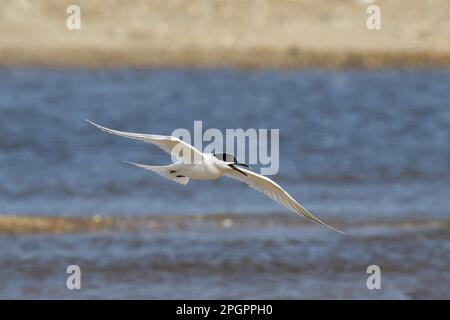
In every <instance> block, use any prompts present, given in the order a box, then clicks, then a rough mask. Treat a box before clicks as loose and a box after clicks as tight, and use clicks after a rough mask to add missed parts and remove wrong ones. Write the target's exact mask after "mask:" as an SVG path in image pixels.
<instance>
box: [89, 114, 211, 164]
mask: <svg viewBox="0 0 450 320" xmlns="http://www.w3.org/2000/svg"><path fill="white" fill-rule="evenodd" d="M85 120H86V121H87V122H89V123H90V124H92V125H93V126H95V127H97V128H99V129H100V130H103V131H105V132H108V133H111V134H115V135H117V136H121V137H125V138H130V139H135V140H140V141H144V142H146V143H151V144H154V145H156V146H158V147H160V148H161V149H163V150H164V151H166V152H167V153H169V154H170V155H172V156H174V157H175V158H176V159H177V160H182V161H183V162H185V163H194V162H195V161H201V160H202V159H203V155H202V153H201V152H200V151H199V150H198V149H196V148H194V147H193V146H191V145H190V144H188V143H186V142H184V141H182V140H180V139H179V138H177V137H173V136H161V135H156V134H145V133H133V132H124V131H117V130H112V129H109V128H105V127H102V126H101V125H99V124H96V123H95V122H92V121H90V120H88V119H85Z"/></svg>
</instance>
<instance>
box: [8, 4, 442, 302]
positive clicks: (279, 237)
mask: <svg viewBox="0 0 450 320" xmlns="http://www.w3.org/2000/svg"><path fill="white" fill-rule="evenodd" d="M71 4H76V5H78V6H79V7H80V9H81V29H79V30H78V29H77V30H69V29H67V27H66V19H67V18H68V17H69V16H70V14H68V13H67V12H66V9H67V7H68V6H69V5H71ZM372 4H376V5H378V6H379V7H380V9H381V29H380V30H368V29H367V27H366V20H367V17H368V16H369V15H368V14H367V13H366V9H367V7H368V6H369V5H372ZM0 6H1V10H0V137H1V138H0V298H3V299H18V298H25V299H42V298H56V299H88V298H89V299H96V298H113V299H115V298H120V299H129V298H137V299H148V298H152V299H155V298H156V299H163V298H166V299H167V298H168V299H171V298H187V299H199V298H203V299H217V298H229V299H252V298H253V299H281V298H286V299H305V298H307V299H310V298H319V299H333V298H338V299H361V298H368V299H380V298H389V299H431V298H440V299H449V298H450V290H449V287H450V274H449V273H448V270H449V268H450V258H449V257H450V241H449V240H450V216H449V213H450V212H449V210H450V209H449V208H450V197H449V195H450V165H449V164H450V148H449V146H448V144H449V141H450V131H449V126H450V110H449V108H450V70H449V69H448V67H449V66H450V20H449V17H450V4H449V3H448V2H447V1H444V0H442V1H439V0H436V1H406V0H399V1H395V2H392V1H389V2H388V1H368V0H365V1H363V0H359V1H356V0H355V1H350V0H348V1H314V2H311V1H306V0H297V1H296V0H291V1H287V0H285V1H282V0H279V1H265V0H247V1H242V0H240V1H237V0H229V1H221V0H209V1H206V0H203V1H200V0H192V1H182V0H170V1H167V0H166V1H151V0H146V1H143V0H142V1H134V2H133V3H132V4H131V3H124V2H123V1H115V0H109V1H107V2H104V1H103V2H101V1H93V0H89V1H87V0H86V1H81V0H79V1H76V3H75V2H73V1H56V0H41V1H27V0H17V1H9V0H3V1H2V2H1V4H0ZM85 118H88V119H90V120H93V121H95V122H98V123H100V124H102V125H105V126H107V127H110V128H114V129H118V130H124V131H133V132H145V133H154V134H171V132H172V131H173V130H174V129H176V128H186V129H189V130H193V122H194V121H195V120H202V121H203V128H204V129H208V128H218V129H222V130H225V129H226V128H244V129H247V128H255V129H259V128H267V129H271V128H279V129H280V171H279V173H278V174H277V175H275V176H272V178H273V179H274V180H275V181H277V182H278V183H279V184H280V185H281V186H283V187H284V188H285V189H286V190H287V191H288V192H289V193H291V195H292V196H293V197H294V198H296V199H297V200H298V201H299V202H301V203H302V204H303V205H304V206H305V207H306V208H308V209H310V210H311V211H312V212H313V213H315V214H316V215H317V216H318V217H320V218H321V219H323V220H324V221H326V222H328V223H330V224H331V225H333V226H336V227H338V228H340V229H342V230H345V231H346V232H348V233H349V235H347V236H342V235H338V234H335V233H332V232H330V231H329V230H326V229H324V228H322V227H320V226H317V225H314V224H311V223H308V222H306V221H305V220H304V219H301V218H299V217H298V216H296V215H295V214H292V213H290V212H288V211H287V210H285V209H284V208H283V207H281V206H279V205H278V204H276V203H274V202H273V201H271V200H270V199H269V198H266V197H265V196H264V195H262V194H260V193H258V192H256V191H255V190H252V189H250V188H248V187H247V186H245V185H244V184H242V183H240V182H237V181H234V180H231V179H220V180H217V181H191V182H190V183H189V184H188V185H187V186H184V187H183V186H180V185H178V184H175V183H173V182H170V181H168V180H165V179H163V178H161V177H159V176H157V175H155V174H152V173H150V172H146V171H143V170H140V169H138V168H134V167H131V166H129V165H126V164H124V163H123V162H122V160H129V161H135V162H139V163H147V164H152V165H164V164H167V163H169V162H170V156H169V155H167V154H165V153H164V152H163V151H161V150H160V149H158V148H156V147H154V146H151V145H146V144H143V143H140V142H138V141H132V140H127V139H122V138H119V137H114V136H111V135H107V134H105V133H103V132H100V131H99V130H97V129H95V128H94V127H92V126H90V125H89V124H87V123H86V122H85V121H84V119H85ZM71 264H76V265H78V266H80V268H81V271H82V280H81V285H82V289H81V290H73V291H72V290H68V289H67V288H66V279H67V277H68V276H69V275H68V274H66V273H65V271H66V268H67V266H68V265H71ZM373 264H375V265H379V266H380V268H381V272H382V288H381V290H369V289H368V288H367V286H366V280H367V277H368V276H369V275H368V274H366V268H367V267H368V266H369V265H373Z"/></svg>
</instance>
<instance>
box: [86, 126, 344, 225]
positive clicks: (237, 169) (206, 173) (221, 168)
mask: <svg viewBox="0 0 450 320" xmlns="http://www.w3.org/2000/svg"><path fill="white" fill-rule="evenodd" d="M86 121H87V122H89V123H90V124H92V125H94V126H95V127H97V128H99V129H100V130H103V131H105V132H108V133H111V134H115V135H118V136H121V137H125V138H130V139H135V140H140V141H144V142H146V143H150V144H153V145H156V146H158V147H159V148H161V149H163V150H164V151H166V152H167V153H169V154H170V155H171V156H172V158H173V159H176V162H175V163H172V164H171V165H168V166H149V165H145V164H139V163H134V162H129V161H125V162H126V163H129V164H132V165H134V166H137V167H139V168H142V169H145V170H149V171H153V172H155V173H157V174H159V175H161V176H163V177H164V178H167V179H169V180H172V181H175V182H177V183H179V184H182V185H186V184H187V183H188V182H189V179H194V180H213V179H218V178H220V177H223V176H226V177H230V178H233V179H236V180H239V181H241V182H244V183H246V184H247V185H249V186H250V187H251V188H253V189H256V190H257V191H259V192H262V193H264V194H265V195H266V196H268V197H269V198H271V199H272V200H274V201H276V202H278V203H279V204H281V205H282V206H284V207H286V208H287V209H289V210H291V211H293V212H295V213H296V214H298V215H300V216H303V217H305V218H306V219H308V220H310V221H312V222H315V223H318V224H320V225H323V226H325V227H327V228H329V229H331V230H333V231H336V232H339V233H344V232H342V231H340V230H337V229H335V228H333V227H331V226H329V225H327V224H326V223H325V222H323V221H321V220H320V219H319V218H317V217H316V216H314V215H313V214H312V213H310V212H309V211H308V210H306V209H305V208H303V206H302V205H300V204H299V203H298V202H297V201H295V199H294V198H292V197H291V195H289V194H288V193H287V192H286V191H285V190H284V189H283V188H281V187H280V186H279V185H278V184H277V183H275V182H274V181H272V180H271V179H269V178H268V177H265V176H262V175H260V174H257V173H255V172H252V171H250V170H247V169H245V168H242V167H247V168H249V169H250V167H249V166H248V165H246V164H243V163H239V162H237V161H236V158H235V157H234V156H232V155H230V154H226V153H221V154H212V153H202V152H200V151H199V150H198V149H196V148H194V147H193V146H191V145H190V144H188V143H186V142H184V141H182V140H180V139H179V138H177V137H173V136H162V135H156V134H144V133H132V132H124V131H117V130H112V129H108V128H105V127H102V126H100V125H98V124H96V123H94V122H92V121H90V120H87V119H86ZM186 154H189V155H190V158H189V159H192V157H191V156H193V157H194V158H195V159H197V161H186V158H187V157H186V156H183V155H186ZM198 160H200V161H198Z"/></svg>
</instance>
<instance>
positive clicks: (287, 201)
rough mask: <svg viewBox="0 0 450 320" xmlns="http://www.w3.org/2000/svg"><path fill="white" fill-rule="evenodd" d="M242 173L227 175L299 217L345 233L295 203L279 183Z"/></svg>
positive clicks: (263, 177)
mask: <svg viewBox="0 0 450 320" xmlns="http://www.w3.org/2000/svg"><path fill="white" fill-rule="evenodd" d="M239 170H240V171H242V172H243V173H245V174H243V173H241V172H238V171H236V170H233V171H229V172H227V173H226V174H225V175H226V176H228V177H230V178H233V179H236V180H239V181H242V182H244V183H246V184H248V185H249V186H250V187H251V188H253V189H255V190H258V191H259V192H262V193H264V194H265V195H266V196H268V197H269V198H271V199H272V200H274V201H276V202H278V203H279V204H281V205H282V206H284V207H286V208H288V209H289V210H291V211H293V212H295V213H297V214H298V215H301V216H303V217H305V218H307V219H308V220H310V221H313V222H316V223H318V224H321V225H323V226H325V227H327V228H329V229H331V230H333V231H336V232H339V233H344V234H345V232H343V231H340V230H337V229H335V228H333V227H331V226H329V225H327V224H326V223H325V222H323V221H321V220H320V219H319V218H317V217H316V216H314V215H313V214H312V213H310V212H309V211H308V210H306V209H305V208H303V207H302V205H300V204H299V203H298V202H297V201H295V199H294V198H292V197H291V195H289V193H287V192H286V191H284V189H283V188H281V187H280V186H279V185H278V184H277V183H275V182H274V181H273V180H271V179H269V178H267V177H265V176H262V175H260V174H257V173H255V172H252V171H250V170H247V169H244V168H239Z"/></svg>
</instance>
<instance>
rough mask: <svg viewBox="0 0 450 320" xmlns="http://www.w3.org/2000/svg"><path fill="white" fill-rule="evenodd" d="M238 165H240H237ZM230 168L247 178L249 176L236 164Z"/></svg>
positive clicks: (230, 165)
mask: <svg viewBox="0 0 450 320" xmlns="http://www.w3.org/2000/svg"><path fill="white" fill-rule="evenodd" d="M236 164H240V163H236ZM228 166H229V167H230V168H231V169H233V170H236V171H237V172H240V173H242V174H243V175H244V176H247V174H246V173H245V172H244V171H242V170H241V169H239V168H238V167H236V166H235V164H234V163H231V164H229V165H228ZM246 167H248V166H247V165H246Z"/></svg>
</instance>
